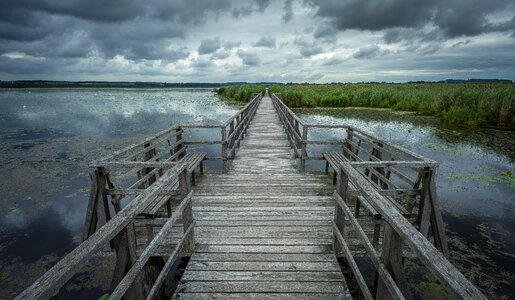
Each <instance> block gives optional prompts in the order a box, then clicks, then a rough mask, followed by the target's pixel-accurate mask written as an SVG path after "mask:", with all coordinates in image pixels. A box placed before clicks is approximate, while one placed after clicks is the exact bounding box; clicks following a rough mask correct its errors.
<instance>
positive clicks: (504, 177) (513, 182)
mask: <svg viewBox="0 0 515 300" xmlns="http://www.w3.org/2000/svg"><path fill="white" fill-rule="evenodd" d="M444 176H445V178H447V179H458V180H463V181H469V180H475V181H484V182H488V183H501V184H506V185H508V186H510V187H512V188H515V176H513V173H512V171H503V172H500V173H499V174H498V175H497V176H488V175H479V174H476V173H474V172H471V173H469V174H462V173H448V174H445V175H444Z"/></svg>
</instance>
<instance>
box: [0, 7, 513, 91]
mask: <svg viewBox="0 0 515 300" xmlns="http://www.w3.org/2000/svg"><path fill="white" fill-rule="evenodd" d="M0 7H2V9H1V10H0V80H16V79H47V80H128V81H136V80H137V81H166V82H226V81H279V82H291V81H293V82H305V81H308V82H334V81H341V82H347V81H351V82H356V81H382V80H385V81H407V80H439V79H446V78H463V79H466V78H506V79H515V1H513V0H487V1H485V0H382V1H380V0H367V1H363V0H322V1H310V0H298V1H297V0H279V1H273V0H219V1H215V0H184V1H179V0H146V1H141V0H109V1H106V0H16V1H13V0H0Z"/></svg>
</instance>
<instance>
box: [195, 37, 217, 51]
mask: <svg viewBox="0 0 515 300" xmlns="http://www.w3.org/2000/svg"><path fill="white" fill-rule="evenodd" d="M220 47H222V41H221V40H220V38H218V37H217V38H212V39H206V40H203V41H202V42H201V43H200V46H198V49H197V51H198V53H199V54H211V53H213V52H216V50H218V49H219V48H220Z"/></svg>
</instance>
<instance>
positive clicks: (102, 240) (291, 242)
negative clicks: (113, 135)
mask: <svg viewBox="0 0 515 300" xmlns="http://www.w3.org/2000/svg"><path fill="white" fill-rule="evenodd" d="M202 130H203V131H207V132H210V133H209V134H207V136H208V138H209V139H207V140H206V139H205V138H204V139H202V140H199V139H198V138H197V139H195V136H198V135H196V134H195V132H196V131H202ZM317 130H322V131H328V132H329V131H335V132H336V136H337V138H335V139H330V138H325V139H320V135H317V134H316V132H317ZM218 133H219V134H220V138H219V139H218V138H216V136H217V135H218ZM185 135H186V136H187V137H185ZM202 147H205V149H207V148H209V147H220V149H221V150H220V152H219V153H220V156H218V155H217V154H216V153H213V151H210V152H203V151H200V150H202ZM191 149H193V151H191ZM206 161H218V162H219V163H221V164H222V173H221V174H220V173H219V172H218V173H217V172H209V173H207V174H204V169H205V168H206V166H205V165H204V163H205V162H206ZM317 161H318V162H325V174H324V172H310V168H316V165H317ZM308 162H309V164H308ZM313 165H315V167H313ZM318 166H320V164H318ZM437 166H438V163H437V162H435V161H432V160H430V159H427V158H424V157H422V156H420V155H418V154H416V153H413V152H411V151H409V150H407V149H404V148H402V147H399V146H396V145H393V144H391V143H389V142H388V141H383V140H379V139H377V138H375V137H373V136H371V135H369V134H368V133H366V132H364V131H362V130H359V129H357V128H353V127H351V126H348V125H325V124H305V123H304V122H303V120H301V119H300V118H299V117H298V116H296V115H295V113H293V112H292V111H291V110H290V109H289V108H288V107H287V106H286V105H285V104H284V103H283V102H282V101H281V96H280V95H276V94H272V95H270V96H269V95H268V91H267V92H266V93H262V94H257V95H254V96H253V97H252V100H251V101H250V102H249V103H248V104H247V105H246V106H245V107H244V108H242V109H241V110H240V111H239V112H238V113H237V114H235V115H234V116H232V117H231V118H230V119H229V120H227V121H226V122H225V123H224V124H221V125H198V124H194V125H182V126H174V127H170V128H167V129H165V130H163V131H161V132H159V133H157V134H155V135H153V136H150V137H148V138H146V139H144V140H142V141H141V142H138V143H136V144H133V145H130V146H128V147H126V148H124V149H121V150H119V151H116V152H114V153H113V154H111V155H109V156H108V157H105V158H103V159H100V160H98V161H95V162H93V163H92V164H91V168H92V171H91V174H90V176H91V182H92V185H91V192H90V198H89V205H88V210H87V212H86V220H85V228H84V241H83V242H82V243H81V244H80V245H79V246H78V247H77V248H76V249H74V250H73V251H72V252H71V253H69V254H68V255H66V256H65V257H64V258H63V259H62V260H61V261H59V262H58V263H57V264H56V265H55V266H54V267H52V268H51V269H50V270H49V271H47V272H46V273H45V274H43V275H42V276H41V277H40V278H39V279H38V280H36V282H34V283H33V284H32V285H31V286H30V287H28V288H27V289H26V290H25V291H23V292H22V293H21V294H20V295H18V297H17V299H46V298H50V297H51V296H52V295H55V293H56V291H58V290H59V289H60V288H61V287H62V286H65V285H66V284H67V282H69V281H70V279H72V278H73V276H74V275H75V274H77V273H79V272H80V271H81V269H82V267H83V265H84V263H85V262H86V261H88V260H90V259H93V258H97V259H112V260H114V262H115V267H114V270H113V275H112V282H111V286H112V289H111V291H110V292H109V298H110V299H122V298H123V299H164V298H170V297H171V298H174V299H347V298H353V297H355V296H357V297H359V298H364V299H410V298H412V296H413V295H412V294H413V289H412V287H410V280H408V278H407V277H406V274H405V271H404V267H405V262H406V260H409V261H410V263H411V264H417V265H418V266H419V267H420V268H425V269H426V270H427V271H430V272H431V273H432V274H433V275H434V276H435V277H436V278H437V280H438V281H439V282H440V283H441V284H442V285H443V286H445V287H446V288H447V290H448V291H449V293H450V295H452V296H453V297H455V298H460V299H486V297H485V296H484V295H483V294H482V293H481V292H480V291H479V290H478V289H477V288H476V287H475V286H474V285H473V284H472V283H471V282H470V281H468V280H467V278H465V276H463V274H462V273H460V272H459V271H458V270H457V269H456V267H454V266H453V265H452V263H451V262H449V260H448V259H447V257H448V255H449V250H448V247H447V242H446V237H445V230H444V224H443V221H442V217H441V213H440V206H439V202H438V197H437V193H436V184H435V178H436V168H437ZM322 167H323V164H322ZM329 171H332V176H328V174H329ZM99 254H101V255H99ZM179 260H181V261H182V262H183V263H185V264H186V266H185V270H184V273H183V274H180V273H181V272H179V271H176V270H177V268H178V262H179ZM364 262H365V263H364ZM342 268H345V269H346V272H345V276H344V274H343V272H342ZM371 269H372V270H371ZM364 272H368V273H367V274H370V272H373V273H374V274H375V276H374V280H367V279H366V278H369V277H370V275H367V276H364V275H363V273H364ZM176 280H178V283H177V284H175V283H174V282H175V281H176ZM351 281H352V283H353V286H354V288H353V289H351V290H349V285H348V283H350V282H351ZM351 292H352V293H351Z"/></svg>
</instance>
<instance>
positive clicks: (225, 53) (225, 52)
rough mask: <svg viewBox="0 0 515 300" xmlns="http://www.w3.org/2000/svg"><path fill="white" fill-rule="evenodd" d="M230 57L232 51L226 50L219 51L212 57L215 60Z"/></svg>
mask: <svg viewBox="0 0 515 300" xmlns="http://www.w3.org/2000/svg"><path fill="white" fill-rule="evenodd" d="M229 56H231V51H229V50H226V49H218V51H216V52H215V53H213V54H212V55H211V57H212V58H213V59H226V58H228V57H229Z"/></svg>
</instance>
